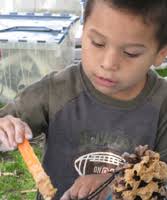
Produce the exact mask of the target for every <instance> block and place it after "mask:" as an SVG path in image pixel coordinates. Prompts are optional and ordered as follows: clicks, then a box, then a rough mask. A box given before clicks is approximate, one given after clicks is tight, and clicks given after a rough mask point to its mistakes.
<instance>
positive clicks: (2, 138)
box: [0, 129, 10, 148]
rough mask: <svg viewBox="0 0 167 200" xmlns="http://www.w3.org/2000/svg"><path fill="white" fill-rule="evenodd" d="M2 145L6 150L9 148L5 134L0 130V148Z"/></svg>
mask: <svg viewBox="0 0 167 200" xmlns="http://www.w3.org/2000/svg"><path fill="white" fill-rule="evenodd" d="M2 144H3V146H5V147H6V148H9V147H10V145H9V141H8V138H7V136H6V134H5V133H4V131H3V130H2V129H0V146H2Z"/></svg>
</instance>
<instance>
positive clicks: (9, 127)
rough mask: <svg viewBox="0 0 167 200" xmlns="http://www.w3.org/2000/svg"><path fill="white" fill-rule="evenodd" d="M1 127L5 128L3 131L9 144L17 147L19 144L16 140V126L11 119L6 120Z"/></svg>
mask: <svg viewBox="0 0 167 200" xmlns="http://www.w3.org/2000/svg"><path fill="white" fill-rule="evenodd" d="M1 129H3V132H4V133H5V134H6V136H7V138H8V141H9V145H10V146H11V147H16V146H17V144H16V142H15V128H14V126H13V124H12V123H11V122H10V121H6V122H5V123H4V126H3V127H2V128H1Z"/></svg>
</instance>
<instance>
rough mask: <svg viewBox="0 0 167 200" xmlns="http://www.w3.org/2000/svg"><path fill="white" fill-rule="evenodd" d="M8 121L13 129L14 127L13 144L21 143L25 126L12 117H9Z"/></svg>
mask: <svg viewBox="0 0 167 200" xmlns="http://www.w3.org/2000/svg"><path fill="white" fill-rule="evenodd" d="M9 120H10V121H11V123H12V125H13V127H14V140H15V143H16V144H18V143H22V142H23V140H24V137H25V136H24V133H25V126H24V124H23V122H22V121H21V120H20V119H18V118H14V117H12V116H9Z"/></svg>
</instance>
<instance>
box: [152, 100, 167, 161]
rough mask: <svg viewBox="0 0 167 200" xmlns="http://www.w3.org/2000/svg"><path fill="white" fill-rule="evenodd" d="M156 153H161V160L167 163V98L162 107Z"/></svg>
mask: <svg viewBox="0 0 167 200" xmlns="http://www.w3.org/2000/svg"><path fill="white" fill-rule="evenodd" d="M154 151H157V152H159V153H160V155H161V160H163V161H165V162H166V163H167V98H166V99H165V101H164V103H163V105H162V107H161V112H160V116H159V123H158V131H157V137H156V141H155V149H154Z"/></svg>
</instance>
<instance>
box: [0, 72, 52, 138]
mask: <svg viewBox="0 0 167 200" xmlns="http://www.w3.org/2000/svg"><path fill="white" fill-rule="evenodd" d="M48 92H49V75H48V76H46V77H44V78H43V79H41V80H40V81H38V82H36V83H34V84H32V85H30V86H29V87H27V88H26V89H25V90H24V91H23V92H22V93H20V94H19V95H18V96H17V97H16V99H15V100H14V101H12V102H11V103H9V104H7V105H6V106H5V107H3V108H2V109H1V110H0V117H3V116H5V115H13V116H15V117H18V118H21V119H22V120H23V121H25V122H26V123H27V124H28V125H29V126H30V127H31V129H32V131H33V135H34V136H35V135H38V134H40V133H41V132H45V133H47V129H48V98H49V96H48Z"/></svg>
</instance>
